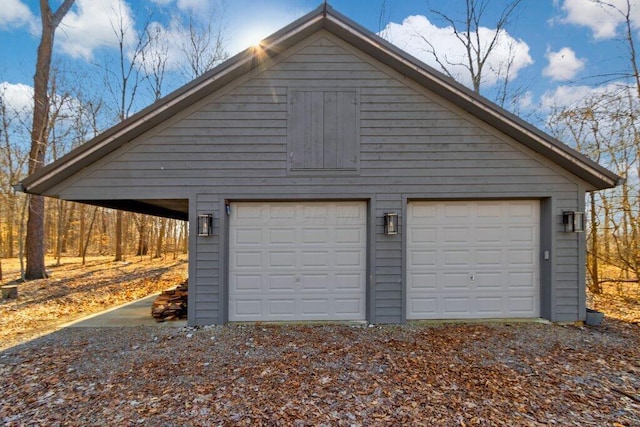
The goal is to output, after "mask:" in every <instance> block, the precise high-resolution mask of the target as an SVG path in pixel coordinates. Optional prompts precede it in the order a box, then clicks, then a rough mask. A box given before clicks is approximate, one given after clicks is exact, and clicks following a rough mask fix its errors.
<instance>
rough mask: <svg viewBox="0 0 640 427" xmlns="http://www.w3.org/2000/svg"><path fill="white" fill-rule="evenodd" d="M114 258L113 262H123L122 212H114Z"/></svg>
mask: <svg viewBox="0 0 640 427" xmlns="http://www.w3.org/2000/svg"><path fill="white" fill-rule="evenodd" d="M115 232H116V249H115V252H116V256H115V257H114V259H113V260H114V261H123V260H124V258H123V257H122V211H116V229H115Z"/></svg>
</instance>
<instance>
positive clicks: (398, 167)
mask: <svg viewBox="0 0 640 427" xmlns="http://www.w3.org/2000/svg"><path fill="white" fill-rule="evenodd" d="M279 58H280V59H279V62H276V63H268V64H266V66H265V67H264V68H263V69H261V70H262V71H260V72H257V71H254V72H251V73H249V75H247V76H245V77H243V78H240V79H239V80H238V81H237V82H236V83H235V84H233V85H230V86H229V87H228V88H226V89H225V90H224V91H221V92H219V93H215V94H213V95H211V96H210V97H209V98H207V99H206V100H205V101H203V102H200V103H199V104H197V105H194V106H192V107H191V108H190V109H188V110H187V111H185V112H184V113H183V114H180V115H178V116H176V117H174V118H173V119H172V120H171V121H169V122H167V123H166V124H165V125H163V126H161V127H158V128H156V129H153V130H152V131H150V132H148V133H147V134H146V135H143V136H142V137H140V138H138V139H137V140H134V141H132V142H131V143H129V144H126V145H125V146H124V147H122V148H121V149H119V150H117V151H116V152H114V153H112V154H111V155H109V156H107V157H106V158H104V159H102V160H101V161H99V162H96V163H95V164H94V165H92V167H90V168H87V170H85V171H83V172H81V173H79V174H78V175H77V176H76V177H74V178H73V179H70V180H68V181H66V182H64V183H62V184H61V185H59V186H58V187H57V188H55V189H54V190H53V191H52V192H51V193H52V194H59V195H60V197H61V198H65V199H71V200H73V199H92V198H105V199H106V198H122V199H127V198H159V197H164V198H176V199H187V198H188V199H189V200H190V201H191V203H190V217H191V218H194V215H196V214H197V213H202V212H213V213H214V215H215V221H214V230H215V236H213V237H197V238H196V237H194V238H193V239H192V240H193V241H194V243H193V245H192V253H191V255H190V256H191V259H190V263H191V270H190V275H191V280H192V282H195V283H194V285H195V286H194V287H192V288H191V289H193V292H194V295H195V296H194V300H193V302H194V304H190V307H192V306H193V307H194V308H192V310H193V313H192V316H191V322H192V323H195V324H207V323H215V322H223V321H225V320H226V318H225V316H226V314H225V304H226V302H225V300H226V296H225V289H226V287H225V284H224V274H225V271H226V270H225V268H226V266H225V260H224V256H225V255H224V254H223V253H222V252H224V248H225V233H226V225H225V224H226V217H225V215H224V210H223V209H221V208H220V206H221V205H222V206H223V204H224V200H225V199H230V200H253V199H255V200H259V199H274V200H277V199H283V200H285V199H289V200H290V199H296V198H301V199H309V200H312V199H339V198H358V199H363V198H370V199H371V202H372V204H373V206H375V210H374V211H375V221H373V222H372V224H371V226H373V227H375V236H376V238H375V239H374V240H373V241H372V242H371V245H372V247H371V248H370V250H371V251H372V253H373V255H372V256H371V258H370V259H371V261H370V263H371V264H372V265H370V266H369V268H370V272H371V275H370V277H373V278H374V280H375V282H374V283H371V284H369V288H368V289H370V291H371V292H372V293H373V295H374V296H375V300H374V301H373V302H372V303H371V304H370V305H369V307H370V319H369V320H370V321H372V322H376V323H387V322H402V321H404V289H403V272H404V265H403V239H402V236H403V232H404V223H403V220H404V211H403V209H405V208H406V203H407V200H410V199H478V198H532V199H548V200H550V201H551V202H550V203H551V204H550V206H552V207H553V208H552V210H553V212H551V213H550V215H546V216H543V218H547V219H546V220H545V223H543V224H542V229H543V232H546V233H547V234H548V235H547V236H546V238H544V239H542V242H543V245H546V246H548V247H543V248H541V250H549V251H550V253H551V256H552V257H555V261H554V263H553V265H552V266H551V267H550V268H549V271H548V273H545V274H542V275H541V277H542V278H543V280H545V281H547V282H548V283H543V284H542V288H543V292H545V297H544V298H542V300H543V301H545V300H549V301H550V302H549V306H548V307H543V310H542V312H543V313H546V315H547V317H548V318H550V319H551V320H558V321H564V320H568V321H572V320H577V318H578V317H579V316H580V306H581V298H582V297H581V292H582V291H581V288H583V287H584V278H583V277H582V276H581V268H580V267H579V253H580V251H581V249H580V248H581V246H580V245H581V244H582V242H579V238H580V237H579V236H577V235H575V234H567V233H561V232H560V231H559V225H558V224H559V223H560V222H561V219H560V218H561V214H562V211H563V210H569V209H571V210H576V209H577V208H579V207H580V206H581V205H582V202H581V199H580V198H582V197H583V195H584V194H583V193H582V192H581V191H580V190H579V189H580V188H581V186H580V185H581V182H580V180H579V179H578V178H576V177H574V176H573V175H571V174H569V173H567V172H566V171H564V170H561V169H560V168H559V167H557V166H556V165H554V164H552V163H551V162H550V161H548V160H547V159H545V158H543V157H542V156H540V155H538V154H537V153H534V152H532V151H531V150H529V149H526V148H524V147H523V146H521V145H520V144H519V143H517V142H516V141H513V140H511V139H509V138H507V137H506V136H504V135H502V134H500V133H499V132H498V131H496V130H494V129H492V128H489V127H488V126H487V125H485V124H483V123H481V122H479V121H477V120H476V119H474V118H473V117H470V116H469V115H468V114H467V113H465V112H464V111H461V110H459V109H458V108H456V107H454V106H453V105H451V104H450V103H448V102H447V101H446V100H445V99H442V98H439V97H437V96H435V95H433V94H430V93H428V92H426V90H424V89H423V88H421V87H419V86H417V85H416V84H414V83H412V82H411V81H408V80H407V79H406V78H404V77H403V76H402V75H399V74H397V73H395V72H394V71H392V70H390V69H389V68H387V67H386V66H384V65H382V64H380V63H378V62H377V61H375V60H374V59H372V58H369V57H367V56H366V55H365V54H363V53H362V52H360V51H357V50H355V49H354V48H352V47H351V46H349V45H347V44H346V43H344V42H343V41H341V40H339V39H337V38H335V37H334V36H332V35H330V34H329V33H325V32H320V33H317V34H316V35H314V36H312V37H310V38H308V39H307V40H306V41H305V42H303V43H300V44H299V45H297V46H295V47H294V48H292V49H290V51H288V52H285V53H284V54H282V55H281V57H279ZM326 88H332V89H334V90H340V88H344V89H345V90H347V91H349V90H357V91H358V92H359V99H360V110H359V114H360V117H359V118H358V119H357V121H359V126H358V128H357V130H358V132H359V141H360V147H359V153H360V154H359V156H360V158H359V168H358V169H357V170H355V171H350V172H349V173H344V174H340V173H336V174H327V173H324V172H326V171H322V172H323V173H316V174H314V173H311V174H296V173H294V171H290V170H289V168H288V140H287V125H288V121H287V104H288V99H287V98H288V94H289V93H291V89H305V90H311V89H318V90H320V89H326ZM311 161H316V160H311ZM389 211H393V212H398V213H400V214H401V215H400V233H399V234H398V235H397V236H385V235H384V234H382V215H383V213H384V212H389ZM192 228H193V226H192ZM192 236H195V232H194V230H193V229H192Z"/></svg>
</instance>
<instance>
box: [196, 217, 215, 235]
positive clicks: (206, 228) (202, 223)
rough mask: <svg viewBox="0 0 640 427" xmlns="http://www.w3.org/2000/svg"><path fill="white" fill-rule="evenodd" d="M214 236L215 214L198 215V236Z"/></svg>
mask: <svg viewBox="0 0 640 427" xmlns="http://www.w3.org/2000/svg"><path fill="white" fill-rule="evenodd" d="M212 234H213V214H202V215H198V236H211V235H212Z"/></svg>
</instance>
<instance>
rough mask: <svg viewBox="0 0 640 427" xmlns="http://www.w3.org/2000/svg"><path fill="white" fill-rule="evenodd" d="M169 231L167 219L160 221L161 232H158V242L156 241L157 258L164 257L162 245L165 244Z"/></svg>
mask: <svg viewBox="0 0 640 427" xmlns="http://www.w3.org/2000/svg"><path fill="white" fill-rule="evenodd" d="M166 230H167V219H166V218H162V219H161V220H160V230H159V231H158V240H157V241H156V254H155V258H160V257H161V256H162V244H163V243H164V236H165V233H166Z"/></svg>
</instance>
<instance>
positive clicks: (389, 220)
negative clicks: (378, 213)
mask: <svg viewBox="0 0 640 427" xmlns="http://www.w3.org/2000/svg"><path fill="white" fill-rule="evenodd" d="M384 234H398V214H397V213H393V212H387V213H385V214H384Z"/></svg>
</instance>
